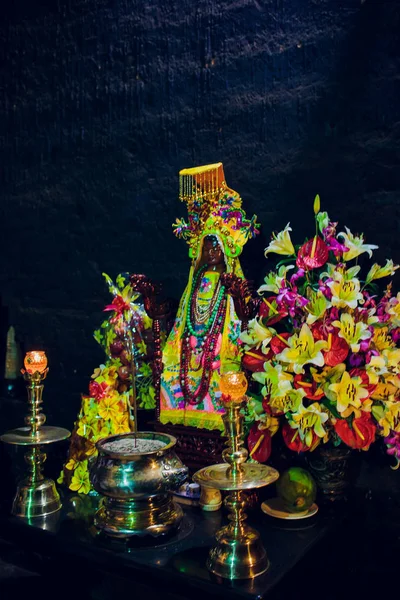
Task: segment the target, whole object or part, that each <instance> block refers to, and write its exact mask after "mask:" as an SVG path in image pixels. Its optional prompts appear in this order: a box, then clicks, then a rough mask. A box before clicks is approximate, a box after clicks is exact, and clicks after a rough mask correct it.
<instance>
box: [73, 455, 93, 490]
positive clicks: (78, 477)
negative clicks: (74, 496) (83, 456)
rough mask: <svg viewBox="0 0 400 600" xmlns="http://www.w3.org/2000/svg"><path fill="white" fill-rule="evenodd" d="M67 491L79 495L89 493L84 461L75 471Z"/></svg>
mask: <svg viewBox="0 0 400 600" xmlns="http://www.w3.org/2000/svg"><path fill="white" fill-rule="evenodd" d="M69 489H70V490H72V491H73V492H78V493H79V494H88V493H89V492H90V481H89V472H88V469H87V461H86V460H85V461H83V463H82V464H81V465H79V467H77V468H76V469H75V471H74V474H73V477H72V480H71V485H70V486H69Z"/></svg>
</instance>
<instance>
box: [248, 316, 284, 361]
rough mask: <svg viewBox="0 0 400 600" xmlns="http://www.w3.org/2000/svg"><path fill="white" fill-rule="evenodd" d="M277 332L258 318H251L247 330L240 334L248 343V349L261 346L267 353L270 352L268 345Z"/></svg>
mask: <svg viewBox="0 0 400 600" xmlns="http://www.w3.org/2000/svg"><path fill="white" fill-rule="evenodd" d="M275 334H276V331H275V329H272V327H264V325H262V324H261V322H260V321H258V320H257V319H251V321H249V324H248V326H247V330H246V331H243V332H242V333H241V334H240V339H241V340H242V342H244V343H245V344H246V349H248V348H249V347H251V348H254V347H256V348H260V346H261V350H262V352H265V354H266V353H267V352H268V349H267V346H268V344H269V343H270V341H271V340H272V338H273V337H274V335H275Z"/></svg>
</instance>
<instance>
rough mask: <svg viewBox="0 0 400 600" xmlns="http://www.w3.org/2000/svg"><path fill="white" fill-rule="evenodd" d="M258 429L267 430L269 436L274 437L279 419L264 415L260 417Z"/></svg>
mask: <svg viewBox="0 0 400 600" xmlns="http://www.w3.org/2000/svg"><path fill="white" fill-rule="evenodd" d="M258 428H259V429H268V431H269V432H270V434H271V435H275V433H276V432H277V431H278V429H279V419H278V418H277V417H273V416H272V415H268V414H266V413H264V414H263V415H261V417H260V420H259V425H258Z"/></svg>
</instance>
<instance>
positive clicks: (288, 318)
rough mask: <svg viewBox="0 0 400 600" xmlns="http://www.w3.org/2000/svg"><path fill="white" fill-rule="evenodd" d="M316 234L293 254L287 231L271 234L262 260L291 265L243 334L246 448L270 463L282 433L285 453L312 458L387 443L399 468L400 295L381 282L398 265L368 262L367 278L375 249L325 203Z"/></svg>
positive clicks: (266, 289) (262, 291)
mask: <svg viewBox="0 0 400 600" xmlns="http://www.w3.org/2000/svg"><path fill="white" fill-rule="evenodd" d="M314 214H315V226H316V231H315V235H314V236H313V237H312V238H310V239H308V240H307V241H306V242H305V243H304V244H302V245H301V246H294V245H293V243H292V241H291V237H290V232H291V231H292V229H291V228H290V226H289V224H288V225H287V226H286V227H285V229H284V230H283V231H281V232H280V233H278V234H277V235H273V237H272V240H271V242H270V244H269V245H268V247H267V248H266V250H265V255H266V256H268V255H269V254H270V253H276V254H279V255H281V256H284V257H285V258H284V259H283V260H281V261H280V262H279V263H278V265H277V267H276V269H275V270H273V271H271V272H270V273H268V274H267V276H266V277H265V280H264V284H263V285H262V286H261V287H260V288H259V290H258V293H259V295H260V296H262V300H261V303H260V307H259V311H258V315H257V316H256V317H255V318H254V319H252V320H251V321H249V324H248V327H247V329H246V330H245V331H244V332H243V333H242V334H241V340H242V342H243V344H244V355H243V366H244V368H245V369H246V370H248V371H251V372H252V379H253V380H254V382H257V384H258V385H257V386H256V387H257V391H258V393H256V394H252V397H251V399H250V403H249V411H250V413H249V416H250V419H251V421H252V425H251V427H250V430H249V434H248V439H247V440H248V446H249V450H250V455H251V456H252V458H253V459H255V460H258V461H260V462H264V461H266V460H267V459H268V457H269V454H270V452H271V436H272V435H274V434H275V433H276V432H277V431H278V429H281V431H282V436H283V440H284V442H285V444H286V446H287V447H288V448H290V449H291V450H294V451H296V452H307V451H310V452H312V451H313V450H315V449H316V448H317V447H318V446H319V445H320V444H324V443H327V442H328V441H330V442H331V443H332V444H333V445H334V446H339V445H344V446H345V447H348V448H352V449H358V450H368V449H369V447H370V445H371V444H372V443H373V442H374V441H375V440H376V439H377V437H378V436H382V437H383V438H384V440H385V443H386V445H387V452H388V453H389V454H390V455H392V456H393V457H394V459H395V465H394V468H397V467H398V466H399V464H400V367H399V361H400V349H399V348H398V342H399V339H400V293H399V294H397V296H395V297H394V296H392V295H391V284H389V286H387V288H386V290H385V291H384V292H383V293H379V291H378V286H377V284H376V281H377V280H380V279H382V278H385V277H390V276H392V275H393V274H394V272H395V270H396V269H397V268H398V265H394V264H393V261H392V260H387V261H386V264H385V265H384V266H380V265H378V264H377V263H374V264H372V266H371V267H370V268H369V270H368V272H367V273H366V275H365V276H364V278H363V276H362V273H361V267H360V266H359V265H358V264H357V261H358V257H359V256H360V255H361V254H363V253H367V254H368V255H369V257H370V258H371V256H372V251H373V250H374V249H376V248H377V246H374V245H371V244H366V243H365V242H364V237H363V235H353V234H352V233H351V231H350V230H349V229H348V228H347V227H345V230H344V231H340V232H339V233H337V225H338V224H337V223H333V222H332V221H331V220H330V219H329V216H328V214H327V213H326V212H321V211H320V199H319V196H316V198H315V201H314Z"/></svg>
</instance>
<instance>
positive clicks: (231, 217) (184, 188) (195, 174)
mask: <svg viewBox="0 0 400 600" xmlns="http://www.w3.org/2000/svg"><path fill="white" fill-rule="evenodd" d="M179 199H180V200H181V201H182V202H186V203H187V207H188V217H189V218H188V222H187V223H186V221H185V220H184V219H177V220H176V222H175V223H174V224H173V228H174V233H175V235H176V236H177V237H179V238H183V239H184V240H186V241H187V243H188V244H189V247H190V248H189V256H190V257H191V258H195V257H196V256H197V255H198V253H199V249H200V246H199V245H200V243H201V240H202V239H203V238H204V237H205V236H206V235H216V236H217V237H218V238H219V239H220V240H221V242H222V243H223V246H224V251H225V253H226V255H227V256H230V257H232V258H233V257H236V256H239V254H240V253H241V251H242V248H243V246H244V245H245V243H246V242H247V240H249V239H251V238H253V237H255V236H256V235H257V233H259V231H258V227H259V225H258V224H257V216H256V215H253V217H252V218H251V219H250V220H248V219H247V218H246V213H245V212H244V210H243V209H242V199H241V197H240V196H239V194H238V193H237V192H235V191H234V190H232V189H231V188H229V187H228V186H227V185H226V181H225V175H224V167H223V165H222V163H215V164H212V165H204V166H202V167H193V168H191V169H182V170H181V171H180V172H179Z"/></svg>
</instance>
